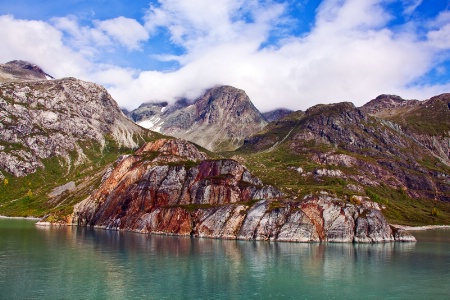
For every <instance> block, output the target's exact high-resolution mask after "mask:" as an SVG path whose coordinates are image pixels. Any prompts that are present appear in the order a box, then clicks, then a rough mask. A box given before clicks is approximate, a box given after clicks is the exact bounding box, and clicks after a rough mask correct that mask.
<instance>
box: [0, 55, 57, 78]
mask: <svg viewBox="0 0 450 300" xmlns="http://www.w3.org/2000/svg"><path fill="white" fill-rule="evenodd" d="M46 79H53V77H52V76H50V75H49V74H47V73H46V72H44V70H42V68H40V67H39V66H38V65H35V64H33V63H30V62H27V61H23V60H13V61H10V62H7V63H6V64H0V82H9V81H32V80H46Z"/></svg>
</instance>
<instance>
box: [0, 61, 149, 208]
mask: <svg viewBox="0 0 450 300" xmlns="http://www.w3.org/2000/svg"><path fill="white" fill-rule="evenodd" d="M5 65H7V68H3V70H5V69H7V70H9V72H12V73H14V74H15V76H16V77H14V78H13V79H14V81H13V80H12V79H11V78H10V79H11V80H10V81H8V82H3V83H0V108H1V110H0V179H1V180H2V181H5V179H6V181H5V182H2V183H4V184H3V186H2V188H3V189H4V190H3V191H2V193H0V194H1V196H0V212H2V213H7V212H9V213H14V212H15V211H16V210H17V211H20V210H21V208H18V206H19V201H16V199H22V198H23V197H25V195H26V194H27V193H28V192H29V193H28V195H30V194H33V197H32V198H33V201H31V200H30V201H29V202H36V203H35V204H36V205H37V206H40V209H39V210H38V211H45V210H47V209H49V208H51V207H53V206H54V205H53V204H49V203H48V201H53V200H54V203H55V205H57V204H58V203H56V202H58V201H57V200H55V199H53V200H52V199H51V198H54V197H52V196H48V195H55V194H58V193H52V191H51V190H52V189H53V188H55V187H56V186H58V184H61V185H64V184H67V183H73V184H69V186H70V187H71V189H72V190H76V189H75V188H74V186H83V184H81V179H83V178H88V177H89V176H94V175H96V176H97V177H99V176H100V174H97V173H95V171H96V172H100V171H101V170H100V169H101V168H102V167H104V166H105V165H106V164H108V163H111V162H113V161H114V160H115V159H116V157H117V155H119V154H120V153H121V152H123V151H129V150H131V149H134V148H137V147H138V146H140V144H142V143H143V142H144V141H146V140H150V139H151V137H152V136H154V134H153V133H150V132H149V131H147V130H145V129H143V128H141V127H139V126H137V125H136V124H134V123H133V122H131V121H130V120H129V119H127V118H126V117H125V116H124V115H123V114H122V112H121V111H120V109H119V107H118V105H117V103H116V102H115V101H114V100H113V99H112V98H111V96H110V95H109V94H108V92H107V91H106V89H105V88H103V87H101V86H99V85H97V84H94V83H90V82H85V81H81V80H77V79H74V78H64V79H57V80H48V79H47V78H46V75H45V74H46V73H45V72H44V71H42V70H41V69H40V68H39V67H37V66H34V65H31V64H29V63H25V62H12V63H8V64H5ZM5 65H3V66H5ZM11 66H12V68H10V67H11ZM21 67H23V68H21ZM11 70H12V71H11ZM17 70H20V72H19V71H17ZM2 74H4V73H2ZM33 78H35V80H31V79H33ZM155 136H156V135H155ZM50 173H51V174H50ZM83 174H84V175H88V174H89V176H87V177H84V176H83ZM100 177H101V176H100ZM91 179H92V178H91ZM51 180H54V181H55V182H51ZM6 182H7V184H6ZM85 184H88V183H86V182H85ZM89 184H91V183H89ZM62 190H63V191H64V188H63V189H62ZM59 194H61V193H59ZM59 194H58V195H59ZM29 198H31V197H29ZM11 199H13V201H11ZM43 203H45V204H43ZM47 204H48V205H47ZM29 207H30V213H33V214H39V212H38V211H36V210H34V212H33V210H32V209H31V207H33V205H29ZM35 208H36V206H35Z"/></svg>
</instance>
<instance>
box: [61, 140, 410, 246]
mask: <svg viewBox="0 0 450 300" xmlns="http://www.w3.org/2000/svg"><path fill="white" fill-rule="evenodd" d="M108 174H109V175H108V176H107V177H106V178H104V180H103V182H102V184H101V186H100V188H99V189H98V190H97V191H95V192H94V193H92V194H91V195H90V196H89V197H88V198H87V199H85V200H84V201H82V202H80V203H79V204H77V205H76V206H75V209H74V213H73V216H72V219H71V221H70V222H71V223H72V224H76V225H90V226H96V227H103V228H108V229H116V230H131V231H138V232H144V233H158V234H176V235H193V236H198V237H211V238H227V239H244V240H274V241H295V242H312V241H315V242H318V241H328V242H386V241H394V240H399V241H413V240H414V238H413V237H412V236H411V235H409V234H408V233H406V232H399V231H397V230H395V229H393V228H391V227H390V226H389V225H388V223H387V222H386V220H385V219H384V217H383V215H382V213H381V208H380V207H379V206H378V205H377V204H375V203H372V202H370V201H366V200H364V201H362V202H361V203H360V204H359V205H355V204H351V203H349V202H345V201H343V200H341V199H338V198H336V197H332V196H329V195H326V194H319V195H309V196H307V197H305V199H304V200H303V201H295V200H292V199H285V198H283V194H282V193H281V192H280V191H279V190H277V189H276V188H274V187H272V186H268V185H264V184H263V183H262V182H261V180H259V179H258V178H257V177H255V176H253V175H252V174H251V173H250V172H249V171H248V170H247V168H246V167H245V166H243V165H241V164H239V163H238V162H236V161H234V160H231V159H219V160H209V159H206V157H205V154H204V153H202V152H199V151H198V150H197V149H196V148H195V147H194V146H193V145H192V144H190V143H188V142H185V141H182V140H167V139H163V140H157V141H156V142H153V143H147V144H145V145H144V146H142V147H141V148H140V149H139V150H138V151H137V152H136V153H135V154H134V155H128V156H123V157H121V158H120V159H119V160H118V161H117V163H116V166H115V168H114V169H113V170H112V171H111V172H110V173H108Z"/></svg>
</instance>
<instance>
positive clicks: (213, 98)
mask: <svg viewBox="0 0 450 300" xmlns="http://www.w3.org/2000/svg"><path fill="white" fill-rule="evenodd" d="M130 116H131V118H132V119H133V120H134V121H135V122H137V123H138V124H139V125H141V126H143V127H145V128H148V129H150V130H153V131H158V132H161V133H163V134H165V135H171V136H175V137H179V138H183V139H186V140H189V141H192V142H194V143H196V144H198V145H200V146H203V147H204V148H206V149H208V150H212V151H224V150H234V149H236V148H237V147H238V146H240V145H241V144H242V143H243V141H244V139H245V138H246V137H248V136H250V135H252V134H254V133H256V132H258V131H260V130H261V129H262V128H263V127H264V126H265V125H266V124H267V122H266V120H265V118H264V117H263V116H262V115H261V113H260V112H259V111H258V110H257V109H256V108H255V107H254V105H253V104H252V103H251V101H250V99H249V98H248V96H247V95H246V94H245V92H244V91H242V90H239V89H236V88H233V87H231V86H220V87H216V88H212V89H210V90H208V91H206V93H205V94H204V95H203V96H201V97H200V98H198V99H197V100H195V101H194V102H193V103H189V102H188V101H187V100H185V99H182V100H180V101H178V102H176V103H175V104H173V105H168V104H167V103H165V102H162V103H154V104H152V103H148V104H143V105H141V107H139V108H138V109H136V110H134V111H132V112H131V113H130Z"/></svg>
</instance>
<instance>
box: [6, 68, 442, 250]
mask: <svg viewBox="0 0 450 300" xmlns="http://www.w3.org/2000/svg"><path fill="white" fill-rule="evenodd" d="M449 103H450V94H443V95H439V96H436V97H432V98H431V99H429V100H425V101H418V100H404V99H402V98H400V97H399V96H394V95H381V96H379V97H377V98H376V99H374V100H371V101H369V102H368V103H367V104H365V105H364V106H362V107H359V108H358V107H355V106H354V105H353V104H352V103H346V102H344V103H336V104H328V105H316V106H313V107H311V108H309V109H307V110H306V111H304V112H303V111H289V110H285V109H279V110H276V111H273V112H269V113H266V114H262V113H260V112H259V111H258V109H257V108H256V107H255V106H254V105H253V104H252V102H251V101H250V99H249V97H248V96H247V95H246V93H245V92H244V91H242V90H239V89H236V88H234V87H231V86H217V87H212V88H211V89H209V90H207V91H205V93H204V94H203V95H202V96H200V97H199V98H198V99H195V100H193V101H191V100H188V99H180V100H178V101H176V102H175V103H173V104H169V103H168V102H159V103H145V104H142V105H141V106H140V107H139V108H137V109H135V110H133V111H131V112H125V113H126V115H127V117H128V118H127V117H126V116H125V115H124V113H123V112H122V111H121V110H120V109H119V107H118V105H117V103H116V102H115V101H114V100H113V99H112V97H111V96H110V95H109V94H108V93H107V91H106V90H105V89H104V88H103V87H101V86H98V85H96V84H93V83H89V82H85V81H81V80H77V79H74V78H63V79H53V78H52V77H51V76H50V75H48V74H46V73H45V72H44V71H43V70H42V69H40V68H39V67H38V66H36V65H33V64H30V63H26V62H22V61H13V62H10V63H7V64H4V65H0V108H1V111H0V126H1V131H0V157H1V160H0V179H2V181H3V184H2V186H1V188H0V189H2V193H1V195H0V214H5V215H11V216H16V215H17V216H24V215H33V216H46V219H45V220H46V221H47V222H50V223H72V224H78V225H92V226H100V227H107V228H112V229H123V230H135V231H141V232H154V233H175V234H192V235H194V236H207V237H222V238H242V239H271V240H292V241H294V240H295V241H356V242H357V241H366V242H370V241H372V242H373V241H389V240H394V239H395V240H410V239H411V238H410V237H409V236H407V235H406V234H405V233H403V232H398V231H397V229H395V228H394V227H392V226H388V225H387V223H386V221H384V217H386V218H387V221H388V222H390V223H395V224H404V225H419V224H420V225H422V224H450V156H449V149H450V139H449V138H450V137H449V135H450V118H449V116H450V104H449ZM146 128H147V129H150V130H147V129H146ZM168 136H172V137H175V138H182V139H184V140H188V141H190V142H192V143H194V144H190V143H188V142H186V141H182V140H178V139H175V140H173V138H170V137H168ZM175 141H178V142H175ZM136 149H139V150H137V151H136ZM207 170H210V171H207ZM238 170H239V171H238ZM205 172H206V173H205ZM201 174H202V175H201ZM244 174H246V175H245V176H244ZM258 191H259V192H258ZM174 197H175V198H174ZM263 200H264V201H263ZM256 216H258V217H256ZM157 220H159V221H157ZM174 220H179V222H178V223H177V222H175V223H174ZM294 220H297V221H294ZM155 222H156V223H155ZM158 222H159V223H158ZM161 222H162V223H161ZM292 222H293V223H292ZM157 224H166V225H164V226H163V225H161V226H162V227H161V226H159V225H157ZM264 224H266V225H264ZM277 224H278V225H277ZM377 224H378V225H377ZM158 226H159V227H158ZM264 228H265V229H264ZM374 228H378V229H374ZM251 232H253V233H252V234H250V233H251Z"/></svg>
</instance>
